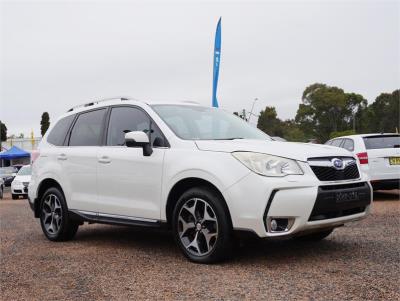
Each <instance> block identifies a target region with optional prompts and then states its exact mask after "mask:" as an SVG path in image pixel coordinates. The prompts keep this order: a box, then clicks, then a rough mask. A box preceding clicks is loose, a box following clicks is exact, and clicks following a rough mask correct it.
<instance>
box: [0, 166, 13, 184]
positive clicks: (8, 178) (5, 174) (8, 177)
mask: <svg viewBox="0 0 400 301" xmlns="http://www.w3.org/2000/svg"><path fill="white" fill-rule="evenodd" d="M16 174H17V170H16V169H15V168H14V167H12V166H8V167H1V168H0V177H1V178H2V179H3V181H4V186H6V187H8V186H11V182H12V181H13V180H14V178H15V175H16Z"/></svg>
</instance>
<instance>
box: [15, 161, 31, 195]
mask: <svg viewBox="0 0 400 301" xmlns="http://www.w3.org/2000/svg"><path fill="white" fill-rule="evenodd" d="M31 174H32V172H31V166H30V165H26V166H23V167H21V169H20V170H19V171H18V173H17V175H16V176H15V178H14V180H13V181H12V183H11V196H12V199H13V200H16V199H18V198H19V197H20V196H23V197H24V198H27V197H28V186H29V182H30V181H31Z"/></svg>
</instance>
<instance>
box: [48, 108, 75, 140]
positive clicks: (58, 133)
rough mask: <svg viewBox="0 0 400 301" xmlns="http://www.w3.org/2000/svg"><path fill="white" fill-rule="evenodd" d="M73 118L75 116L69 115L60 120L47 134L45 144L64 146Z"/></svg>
mask: <svg viewBox="0 0 400 301" xmlns="http://www.w3.org/2000/svg"><path fill="white" fill-rule="evenodd" d="M74 118H75V115H70V116H67V117H64V118H62V119H60V120H59V121H58V122H57V123H56V125H55V126H54V127H53V129H52V130H51V132H50V133H49V136H48V137H47V142H49V143H51V144H53V145H56V146H61V145H64V140H65V136H66V135H67V132H68V130H69V127H70V126H71V123H72V121H73V120H74Z"/></svg>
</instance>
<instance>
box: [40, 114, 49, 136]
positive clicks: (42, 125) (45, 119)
mask: <svg viewBox="0 0 400 301" xmlns="http://www.w3.org/2000/svg"><path fill="white" fill-rule="evenodd" d="M49 126H50V116H49V113H47V112H44V113H43V114H42V120H41V121H40V133H41V134H42V136H44V134H46V131H47V129H48V128H49Z"/></svg>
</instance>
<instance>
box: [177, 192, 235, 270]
mask: <svg viewBox="0 0 400 301" xmlns="http://www.w3.org/2000/svg"><path fill="white" fill-rule="evenodd" d="M172 227H173V234H174V237H175V241H176V242H177V244H178V246H179V248H180V249H181V251H182V252H183V254H184V255H185V256H186V257H187V258H188V259H190V260H191V261H193V262H196V263H213V262H217V261H221V260H223V259H226V258H227V257H229V255H230V253H231V249H232V225H231V222H230V219H229V212H228V209H227V208H226V205H225V203H224V200H223V199H221V197H220V196H219V195H218V194H217V193H215V192H214V191H213V190H211V189H208V188H207V187H198V188H192V189H189V190H188V191H186V192H185V193H184V194H183V195H182V196H181V197H180V198H179V200H178V202H177V204H176V206H175V208H174V212H173V221H172Z"/></svg>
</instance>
